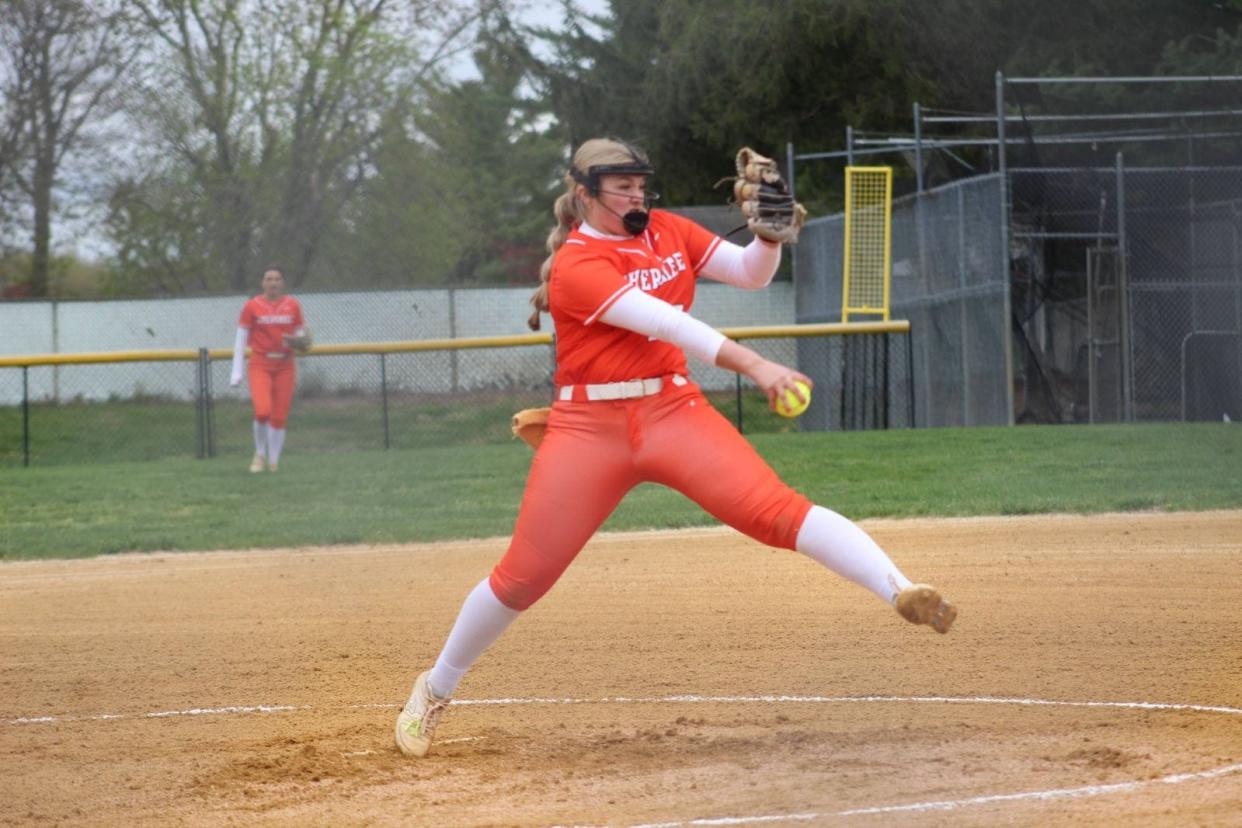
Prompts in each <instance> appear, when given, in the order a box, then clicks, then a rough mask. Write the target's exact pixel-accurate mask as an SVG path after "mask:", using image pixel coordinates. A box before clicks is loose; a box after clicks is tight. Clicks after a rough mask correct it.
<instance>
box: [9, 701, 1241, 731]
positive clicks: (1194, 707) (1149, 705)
mask: <svg viewBox="0 0 1242 828" xmlns="http://www.w3.org/2000/svg"><path fill="white" fill-rule="evenodd" d="M865 703H899V704H1006V705H1022V706H1028V707H1095V708H1113V709H1119V710H1158V711H1159V710H1168V711H1185V712H1191V713H1224V714H1226V715H1233V716H1242V708H1240V707H1225V706H1222V705H1206V704H1175V703H1169V702H1125V701H1062V700H1057V699H1025V698H1006V697H996V696H783V695H782V696H697V695H678V696H605V697H603V698H594V699H591V698H539V697H535V698H500V699H457V700H455V701H454V702H453V707H471V706H477V705H498V706H508V705H526V704H562V705H586V704H865ZM340 707H343V708H344V709H347V710H393V709H396V708H399V707H401V705H400V704H392V703H386V702H380V703H371V704H349V705H341V706H340ZM315 709H324V708H316V707H315V706H314V705H310V704H302V705H290V704H258V705H244V706H243V705H232V706H228V707H195V708H191V709H188V710H161V711H156V712H150V713H98V714H94V715H83V716H73V715H70V716H21V717H18V718H16V719H6V720H4V724H6V725H32V724H53V723H56V722H103V721H118V720H124V719H168V718H175V717H178V716H229V715H248V714H255V713H291V712H295V711H304V710H315Z"/></svg>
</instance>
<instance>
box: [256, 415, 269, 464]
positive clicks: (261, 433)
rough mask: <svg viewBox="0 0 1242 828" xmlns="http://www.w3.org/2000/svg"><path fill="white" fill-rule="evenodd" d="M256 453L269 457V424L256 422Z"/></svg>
mask: <svg viewBox="0 0 1242 828" xmlns="http://www.w3.org/2000/svg"><path fill="white" fill-rule="evenodd" d="M254 453H255V454H257V455H259V456H260V457H267V423H261V422H259V421H258V420H255V421H254Z"/></svg>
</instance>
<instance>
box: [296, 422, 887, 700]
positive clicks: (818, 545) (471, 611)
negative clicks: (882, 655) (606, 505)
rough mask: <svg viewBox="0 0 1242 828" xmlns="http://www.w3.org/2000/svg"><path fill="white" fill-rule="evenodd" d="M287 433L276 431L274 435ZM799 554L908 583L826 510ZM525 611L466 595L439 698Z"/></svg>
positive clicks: (804, 534)
mask: <svg viewBox="0 0 1242 828" xmlns="http://www.w3.org/2000/svg"><path fill="white" fill-rule="evenodd" d="M278 431H279V433H280V434H281V437H282V438H283V436H284V431H283V429H273V430H272V434H273V436H274V435H275V434H276V433H277V432H278ZM798 551H799V552H801V553H803V554H805V555H806V556H808V557H810V558H812V559H813V560H816V561H818V562H819V563H821V564H823V565H824V566H826V567H828V568H829V569H831V570H832V571H833V572H835V573H837V574H838V575H841V576H842V577H844V578H848V579H849V580H851V581H853V582H854V583H856V584H858V585H859V586H863V587H866V588H867V589H869V590H871V591H872V592H874V593H875V594H876V595H878V596H879V597H880V598H881V599H882V600H884V601H885V602H887V603H889V604H891V603H893V601H894V600H896V598H897V593H898V592H900V591H901V590H902V589H904V588H905V587H907V586H909V585H910V579H909V578H907V577H906V576H905V575H903V574H901V570H899V569H898V568H897V567H896V566H895V565H894V564H893V562H892V561H891V560H889V557H888V555H886V554H884V550H883V549H881V548H880V547H879V546H878V545H876V542H875V541H873V540H872V539H871V538H870V537H868V535H867V533H866V532H864V531H863V530H862V529H860V528H859V527H858V526H857V525H856V524H854V523H853V522H852V521H850V520H849V519H847V518H845V517H842V516H841V515H839V514H837V513H836V512H834V511H832V510H831V509H825V508H824V507H823V506H812V507H811V511H810V512H809V513H807V516H806V520H805V521H803V523H802V528H801V529H800V530H799V531H798ZM521 614H522V613H521V612H520V611H518V610H515V609H511V608H510V607H507V606H505V605H504V604H502V603H501V602H500V599H499V598H497V597H496V594H495V593H494V592H492V586H491V584H490V583H489V582H488V579H487V578H484V579H483V580H482V581H480V582H479V583H478V585H477V586H475V588H474V589H473V590H471V592H470V594H469V595H468V596H466V600H465V602H464V603H463V604H462V606H461V611H460V612H459V613H458V614H457V621H456V622H455V623H454V624H453V630H452V632H450V633H449V637H448V641H446V642H445V643H444V649H443V650H441V651H440V657H439V658H438V659H436V665H435V667H433V668H432V669H431V676H430V677H429V680H428V683H429V684H430V685H431V692H432V693H433V694H435V695H436V696H437V697H439V698H442V699H444V698H449V697H450V696H452V695H453V693H454V692H455V691H456V690H457V685H458V684H459V683H460V682H461V679H462V676H464V675H465V674H466V671H467V670H469V669H470V668H471V667H472V666H474V663H475V662H476V661H478V660H479V657H480V656H482V655H483V653H484V651H485V650H487V648H488V647H490V646H491V645H492V644H493V643H494V642H495V641H496V639H498V638H500V636H501V633H503V632H504V631H505V630H506V629H508V628H509V625H510V624H512V623H513V621H514V620H515V619H516V618H517V617H518V616H519V615H521Z"/></svg>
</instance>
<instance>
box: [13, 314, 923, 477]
mask: <svg viewBox="0 0 1242 828" xmlns="http://www.w3.org/2000/svg"><path fill="white" fill-rule="evenodd" d="M727 330H729V332H730V333H731V334H733V335H734V336H736V337H738V338H741V339H746V340H747V341H748V344H749V345H750V346H751V347H753V348H754V349H755V350H757V351H759V352H761V353H763V354H764V355H766V356H768V357H769V358H771V359H775V360H778V361H781V362H784V363H786V364H794V365H802V366H803V367H804V370H807V369H808V368H814V369H816V370H817V369H818V368H822V369H823V370H824V371H827V372H828V373H830V374H831V375H832V376H833V377H834V381H832V382H829V383H827V384H825V385H822V386H820V389H822V391H821V390H819V389H817V391H816V393H815V394H814V395H813V398H812V404H811V408H810V410H809V411H808V412H807V414H805V415H804V416H803V417H801V418H799V419H797V420H787V419H783V418H780V417H778V416H777V415H775V414H774V413H772V412H771V411H770V410H769V409H768V405H767V399H766V397H765V396H764V395H763V394H761V393H760V392H759V391H758V389H756V388H755V387H753V386H752V385H751V384H750V383H749V381H742V380H741V379H740V378H739V377H738V375H736V374H734V373H732V372H730V371H723V370H721V369H718V368H705V369H701V370H694V373H693V374H692V376H693V377H694V378H695V380H696V381H697V382H698V383H699V384H700V385H701V386H702V387H703V388H704V391H705V393H706V394H707V396H708V398H709V399H710V400H711V401H712V403H713V404H714V405H715V406H716V407H717V408H718V409H719V410H720V411H721V412H722V413H723V414H724V415H725V416H726V417H728V418H729V419H730V420H731V421H732V422H734V423H735V424H736V425H737V427H738V428H739V430H741V431H743V432H744V433H778V432H788V431H797V430H800V429H816V428H818V427H820V426H819V425H818V424H820V423H824V422H829V421H831V422H834V423H837V424H838V425H839V427H843V428H884V427H897V426H906V425H910V424H911V422H912V421H913V420H912V416H911V413H910V409H909V403H910V401H911V400H912V397H911V396H910V394H909V393H908V392H907V391H906V390H905V389H906V388H907V387H908V383H909V378H910V370H909V366H910V360H909V356H908V343H909V337H908V335H904V334H903V333H901V332H900V331H895V332H891V333H866V334H863V333H856V334H851V335H850V336H828V335H822V334H821V335H814V336H808V335H802V333H803V332H797V333H798V335H797V336H794V335H791V334H793V333H795V330H794V329H791V328H788V327H787V328H785V329H783V330H784V331H785V333H784V334H783V335H782V333H781V332H780V331H781V330H782V329H779V328H778V329H775V332H773V330H772V329H769V330H767V331H766V332H765V331H762V330H758V331H754V332H751V333H747V332H746V331H744V330H741V329H727ZM497 339H503V340H504V342H498V341H495V340H497ZM513 339H522V340H540V342H537V343H536V342H530V341H526V342H522V343H520V344H506V343H508V342H509V341H510V340H513ZM491 340H493V341H480V340H477V339H476V340H469V339H465V340H457V341H448V340H437V341H434V342H423V343H418V344H417V347H418V348H419V349H418V350H413V351H410V350H403V348H406V346H403V345H399V344H398V345H390V346H387V347H384V348H378V349H377V348H371V349H370V350H368V349H367V348H366V347H365V346H358V347H357V348H356V349H355V348H352V347H351V346H346V345H334V346H327V347H322V348H321V352H320V353H312V354H311V355H309V356H306V357H302V358H300V359H299V360H298V374H299V377H298V384H297V392H296V395H295V398H294V404H293V409H292V411H291V414H290V419H289V437H288V442H287V444H286V447H287V450H288V451H289V452H290V454H291V455H294V454H301V453H317V452H340V451H369V450H382V449H412V450H417V449H420V448H431V447H446V446H466V445H479V444H504V443H508V442H511V440H512V437H511V434H510V420H511V417H512V415H513V412H515V411H517V410H520V409H522V408H530V407H537V406H545V405H548V404H550V400H551V399H552V396H553V388H552V375H553V372H554V370H555V364H554V351H553V348H552V347H551V344H550V340H548V338H546V337H537V336H524V337H508V338H491ZM902 342H904V343H906V347H902V345H901V344H900V343H902ZM894 343H896V344H894ZM409 347H415V345H411V346H409ZM355 350H356V351H357V352H352V351H355ZM377 351H378V352H377ZM155 354H160V356H158V357H157V356H154V355H155ZM59 359H60V360H62V361H67V362H70V363H71V364H53V365H48V364H38V358H22V357H8V358H0V399H2V400H5V401H6V403H7V404H4V405H0V466H22V465H53V464H64V463H83V462H116V461H130V460H151V459H158V458H164V457H187V458H188V457H204V458H205V457H214V456H222V457H227V456H232V457H238V458H248V457H249V456H250V454H251V453H252V451H253V442H252V436H251V434H252V429H251V427H250V422H251V418H252V413H251V407H250V402H249V394H248V391H247V389H246V387H245V386H244V384H243V385H242V386H239V387H236V388H234V387H230V386H229V385H228V380H229V374H230V371H231V358H230V354H229V352H228V351H226V350H217V351H207V350H206V349H203V350H201V351H199V352H187V351H170V352H163V353H162V354H161V352H150V351H148V352H131V353H130V354H128V355H125V354H118V355H115V356H113V357H109V355H107V354H97V355H91V356H88V357H74V356H73V355H63V356H62V357H60V358H59ZM75 359H77V360H78V361H82V360H90V361H89V362H86V364H73V361H74V360H75ZM32 361H33V362H35V364H26V363H29V362H32ZM811 363H814V366H812V365H811ZM700 368H701V367H700ZM692 370H693V369H692ZM807 373H813V370H807Z"/></svg>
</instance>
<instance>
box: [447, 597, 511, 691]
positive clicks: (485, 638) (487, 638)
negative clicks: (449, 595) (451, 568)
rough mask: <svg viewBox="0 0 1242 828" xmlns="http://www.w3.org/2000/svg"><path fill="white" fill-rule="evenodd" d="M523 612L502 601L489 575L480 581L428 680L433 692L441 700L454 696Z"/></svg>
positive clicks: (463, 607)
mask: <svg viewBox="0 0 1242 828" xmlns="http://www.w3.org/2000/svg"><path fill="white" fill-rule="evenodd" d="M521 614H522V613H521V612H520V611H518V610H515V609H511V608H509V607H506V606H505V605H504V604H502V603H500V599H499V598H497V597H496V593H494V592H492V585H491V584H490V583H488V579H487V578H484V579H483V580H482V581H480V582H479V584H478V586H476V587H475V588H474V589H473V590H472V591H471V592H470V594H469V595H468V596H466V601H465V603H464V604H462V606H461V612H459V613H458V614H457V622H456V623H455V624H453V631H452V632H450V633H449V637H448V641H446V642H445V643H444V649H443V650H441V651H440V657H439V658H438V659H436V666H435V667H433V668H431V676H430V677H428V681H427V683H428V684H430V685H431V692H432V693H433V694H435V695H436V696H437V697H438V698H441V699H446V698H448V697H450V696H452V695H453V692H454V691H455V690H456V689H457V685H458V683H459V682H460V681H461V677H462V676H464V675H465V674H466V671H467V670H469V669H470V668H471V666H473V665H474V663H475V662H476V661H478V660H479V656H481V655H483V651H484V650H486V649H487V648H488V647H490V646H491V645H492V642H494V641H495V640H496V639H497V638H500V634H501V633H503V632H504V631H505V630H506V629H508V628H509V625H510V624H512V623H513V621H514V619H515V618H517V617H518V616H519V615H521Z"/></svg>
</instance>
